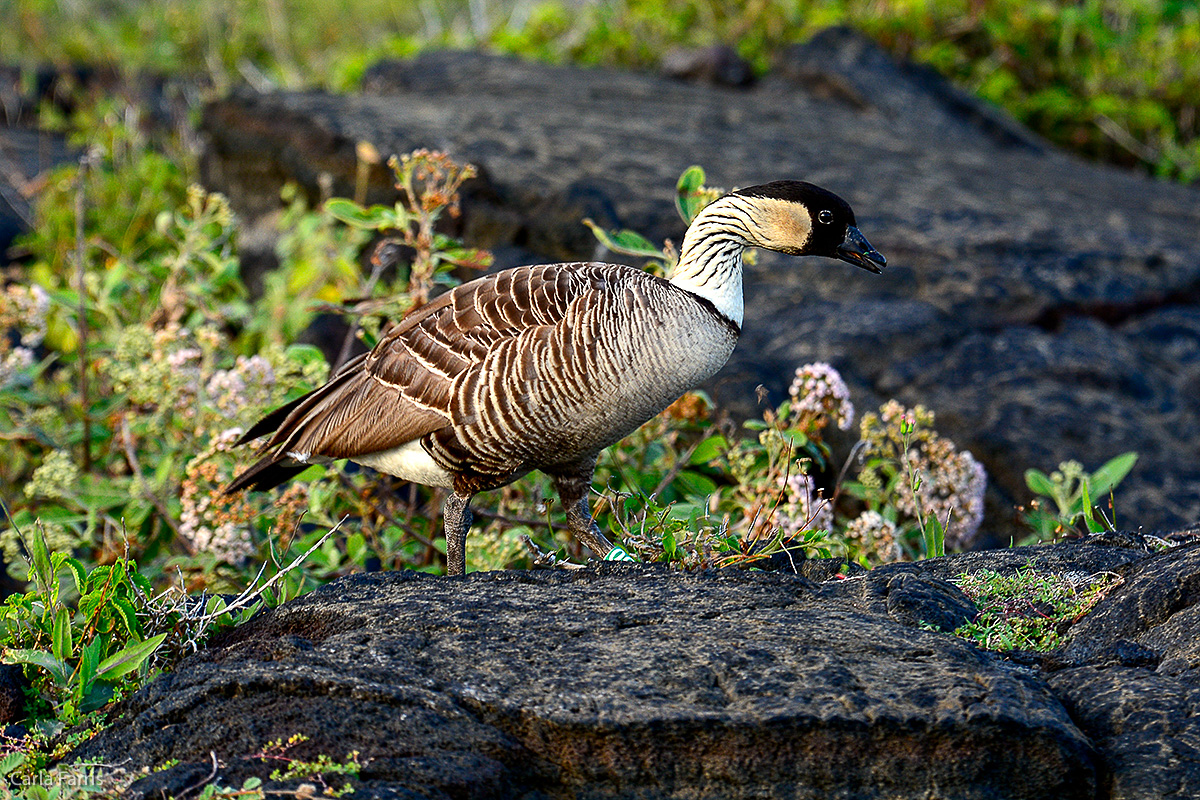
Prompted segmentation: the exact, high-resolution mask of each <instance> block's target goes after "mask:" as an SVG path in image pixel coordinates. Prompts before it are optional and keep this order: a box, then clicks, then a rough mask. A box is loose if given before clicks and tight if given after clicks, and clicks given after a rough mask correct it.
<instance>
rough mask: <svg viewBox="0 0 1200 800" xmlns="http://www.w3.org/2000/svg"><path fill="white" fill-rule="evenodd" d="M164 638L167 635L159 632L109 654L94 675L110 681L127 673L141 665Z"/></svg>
mask: <svg viewBox="0 0 1200 800" xmlns="http://www.w3.org/2000/svg"><path fill="white" fill-rule="evenodd" d="M166 638H167V635H166V634H165V633H160V634H158V635H157V636H151V637H150V638H149V639H146V640H145V641H141V642H135V643H134V644H131V645H129V646H128V647H125V648H123V649H122V650H121V651H120V652H118V653H115V654H113V655H111V656H109V657H108V658H106V659H104V661H103V662H101V664H100V667H99V668H98V669H97V670H96V677H97V678H103V679H104V680H110V681H111V680H115V679H116V678H120V677H121V676H123V675H128V674H129V673H130V672H133V671H134V670H136V669H138V668H139V667H141V666H142V664H144V663H145V662H146V660H147V659H148V658H150V656H152V655H153V654H154V651H155V650H157V649H158V647H159V645H161V644H162V643H163V640H164V639H166Z"/></svg>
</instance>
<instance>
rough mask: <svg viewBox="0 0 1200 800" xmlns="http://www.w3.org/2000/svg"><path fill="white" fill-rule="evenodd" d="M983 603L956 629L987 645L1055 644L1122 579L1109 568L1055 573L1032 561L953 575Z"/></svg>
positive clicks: (977, 602) (1051, 646) (1030, 646)
mask: <svg viewBox="0 0 1200 800" xmlns="http://www.w3.org/2000/svg"><path fill="white" fill-rule="evenodd" d="M952 582H953V583H955V584H956V585H957V586H958V587H959V588H960V589H962V591H963V593H964V594H966V595H967V596H968V597H969V598H971V600H972V601H973V602H974V603H975V605H976V607H977V608H978V609H979V614H978V616H977V617H976V618H975V619H974V620H972V621H971V622H969V623H967V624H966V625H964V626H962V627H961V628H959V629H957V630H956V631H955V632H954V633H955V634H956V635H957V636H961V637H963V638H964V639H970V640H972V641H974V642H976V643H978V644H979V645H980V646H981V647H984V648H986V649H988V650H1017V649H1019V650H1038V651H1046V650H1053V649H1055V648H1056V647H1059V646H1060V645H1062V644H1063V642H1064V637H1065V629H1066V628H1068V627H1069V626H1070V624H1071V623H1073V622H1075V621H1076V620H1078V619H1079V618H1080V617H1082V616H1083V615H1084V614H1086V613H1088V612H1089V611H1091V610H1092V608H1093V607H1094V606H1095V605H1096V603H1098V602H1100V600H1101V599H1103V598H1104V596H1105V595H1106V594H1108V592H1110V591H1112V589H1114V588H1115V587H1117V586H1119V585H1120V584H1121V578H1120V577H1119V576H1117V575H1115V574H1113V573H1110V572H1101V573H1097V574H1095V575H1082V574H1079V575H1074V574H1066V575H1056V574H1053V573H1048V572H1045V571H1043V570H1040V569H1038V567H1037V565H1036V564H1034V563H1030V564H1027V565H1026V566H1025V567H1023V568H1020V569H1017V570H1016V571H1015V572H1014V573H1013V574H1012V575H1003V574H1001V573H998V572H995V571H993V570H980V571H979V572H974V573H969V574H965V575H960V576H958V577H957V578H954V579H952Z"/></svg>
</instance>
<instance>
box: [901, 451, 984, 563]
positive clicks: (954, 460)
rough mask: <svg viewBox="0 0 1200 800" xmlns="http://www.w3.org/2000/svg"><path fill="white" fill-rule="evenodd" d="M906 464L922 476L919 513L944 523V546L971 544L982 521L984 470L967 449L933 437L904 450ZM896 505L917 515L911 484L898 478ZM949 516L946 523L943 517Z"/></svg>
mask: <svg viewBox="0 0 1200 800" xmlns="http://www.w3.org/2000/svg"><path fill="white" fill-rule="evenodd" d="M905 459H906V460H907V462H908V464H910V465H911V466H912V468H913V469H914V470H915V471H916V474H917V475H919V476H921V478H922V481H921V486H920V489H919V490H918V492H917V493H918V495H920V497H919V498H916V499H919V501H920V504H921V508H920V510H921V513H922V514H924V515H925V516H926V517H930V516H935V517H937V519H938V521H939V522H941V523H942V525H944V526H946V548H947V549H950V548H955V549H963V548H965V547H967V546H968V545H970V543H971V542H972V540H973V539H974V538H975V534H976V533H978V531H979V525H980V523H981V522H983V496H984V493H985V492H986V490H987V471H986V470H984V468H983V465H982V464H980V463H979V462H978V461H976V460H975V457H974V456H973V455H971V454H970V453H969V452H968V451H966V450H963V451H962V452H958V451H957V449H956V448H955V447H954V443H953V442H951V441H950V440H949V439H943V438H940V437H939V438H936V439H933V440H932V441H929V442H927V443H926V444H925V446H924V447H921V448H915V447H914V448H913V449H911V450H909V451H908V453H906V454H905ZM896 505H897V508H898V509H899V510H900V511H902V512H904V513H905V514H909V515H910V516H913V517H916V511H917V506H916V502H914V496H913V493H912V487H911V486H910V485H909V484H908V483H906V482H903V481H902V482H901V484H900V491H899V493H898V497H897V503H896ZM947 520H949V525H947V524H946V521H947Z"/></svg>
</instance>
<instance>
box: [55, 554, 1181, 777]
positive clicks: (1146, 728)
mask: <svg viewBox="0 0 1200 800" xmlns="http://www.w3.org/2000/svg"><path fill="white" fill-rule="evenodd" d="M1031 564H1032V565H1034V566H1036V567H1037V568H1038V569H1040V570H1043V571H1046V572H1051V573H1057V574H1076V575H1087V574H1091V573H1095V572H1098V571H1106V572H1116V573H1117V574H1119V575H1120V576H1122V578H1123V583H1122V584H1121V585H1120V586H1119V587H1117V588H1116V589H1114V590H1113V591H1112V592H1111V593H1110V595H1109V596H1108V597H1106V598H1105V599H1104V600H1102V601H1101V602H1100V604H1099V605H1097V606H1096V608H1095V609H1094V610H1093V612H1092V613H1091V615H1090V616H1087V617H1084V618H1083V619H1082V620H1081V621H1079V622H1078V623H1077V624H1075V625H1074V627H1073V628H1072V629H1071V630H1070V638H1069V644H1068V646H1067V647H1065V648H1063V649H1062V650H1060V651H1058V652H1056V653H1050V654H1035V653H1013V654H1012V657H1011V658H1007V659H1006V658H1003V657H1001V656H999V655H996V654H993V653H987V652H984V651H982V650H979V649H978V648H976V647H975V646H974V645H972V644H969V643H967V642H966V641H964V640H962V639H959V638H957V637H954V636H952V635H950V634H948V633H941V632H937V631H933V630H930V629H929V626H930V625H941V626H942V627H943V629H946V628H948V627H952V626H955V625H958V624H960V623H961V622H963V621H964V620H965V619H969V618H970V617H971V616H972V615H973V613H974V607H973V606H972V604H971V602H970V601H969V600H967V599H966V598H965V597H964V596H963V595H962V594H961V592H959V591H958V589H957V588H956V587H955V586H954V585H953V584H951V583H949V582H948V581H947V579H948V578H951V577H953V576H955V575H959V574H962V573H963V572H972V571H976V570H980V569H985V568H986V569H992V570H996V571H999V572H1009V571H1011V570H1014V569H1018V568H1023V567H1028V566H1029V565H1031ZM804 565H805V568H804V570H803V571H804V572H806V573H808V574H814V575H815V574H818V573H820V572H822V571H823V566H822V564H821V562H818V561H812V562H804ZM849 573H850V574H851V577H850V578H847V579H833V580H829V581H827V582H825V583H814V582H813V581H811V580H808V579H806V578H804V577H802V576H799V575H794V574H783V573H764V572H754V571H736V570H725V571H719V572H708V573H699V574H680V573H677V572H669V571H666V570H664V569H662V568H657V567H652V566H644V565H610V564H603V565H600V566H599V567H596V568H588V569H584V570H580V571H576V572H497V573H484V574H478V573H477V574H474V575H471V576H468V577H467V578H465V579H447V578H434V577H429V576H426V575H421V574H417V573H407V572H406V573H383V574H380V573H375V574H369V575H359V576H354V577H352V578H347V579H343V580H340V581H336V582H335V583H332V584H330V585H328V586H326V587H325V588H323V589H321V590H319V591H318V592H315V593H314V594H311V595H308V596H306V597H303V598H301V599H299V600H296V601H294V602H291V603H288V604H287V605H285V606H283V607H281V608H278V609H276V610H274V611H271V612H268V613H264V614H262V615H260V616H259V617H257V618H255V619H254V620H251V621H250V622H249V623H247V624H245V625H243V626H241V627H240V628H238V629H236V630H234V631H231V632H229V633H226V634H224V635H223V636H222V637H220V639H219V640H218V641H216V642H214V643H212V645H211V646H210V647H209V649H208V650H206V651H204V652H201V653H200V654H199V655H197V656H194V657H192V658H190V659H188V660H187V661H185V662H184V663H183V664H182V665H180V666H179V667H178V668H177V669H176V671H175V672H173V673H171V674H169V675H166V676H163V677H161V678H159V679H158V680H157V681H156V682H155V683H153V684H152V685H150V686H149V687H147V688H145V689H143V690H142V691H141V692H139V693H137V694H136V695H134V696H133V697H132V698H130V699H129V700H127V701H126V702H125V703H124V704H123V705H122V706H119V707H118V708H117V713H116V714H114V716H115V717H116V721H115V722H114V724H113V725H112V726H111V727H110V728H108V729H107V730H105V731H104V732H102V733H101V734H100V735H99V736H97V737H96V738H95V739H93V740H91V741H89V742H87V743H85V744H84V745H82V746H81V747H79V748H78V749H77V750H76V751H75V752H74V754H73V755H72V758H75V757H78V758H87V759H101V760H103V761H105V762H107V763H113V762H118V761H120V762H121V763H123V764H125V765H126V766H127V767H128V768H129V769H131V770H134V771H136V770H137V769H140V768H142V767H151V768H153V767H155V766H156V765H160V764H162V763H164V762H166V761H168V760H171V759H177V760H178V761H179V763H178V764H177V765H175V766H173V767H171V768H170V769H167V770H165V771H161V772H155V773H153V774H152V775H151V776H150V777H148V778H145V779H143V780H142V781H141V782H139V783H137V784H135V785H134V787H133V790H132V791H131V792H130V794H129V795H128V796H132V797H157V796H159V795H160V792H165V793H167V794H172V793H176V794H177V793H179V792H181V791H183V790H185V789H188V788H189V787H191V788H192V789H197V788H198V786H199V784H201V783H203V782H204V779H207V780H213V776H212V775H211V771H210V765H211V762H212V759H213V758H216V759H217V762H218V764H219V765H220V769H219V774H218V775H217V776H216V780H218V781H220V782H221V783H223V784H224V785H240V783H241V781H242V780H244V779H245V778H246V777H250V776H255V775H257V776H260V777H263V778H267V777H268V776H269V774H270V772H271V771H272V770H273V769H275V768H277V767H278V763H277V762H267V761H264V760H263V759H262V758H261V757H260V756H261V754H262V752H263V748H264V747H265V746H266V745H267V743H268V742H271V741H273V740H277V739H281V738H282V739H286V738H288V737H291V736H292V735H294V734H297V733H299V734H304V735H306V736H308V737H310V738H309V740H308V741H306V742H303V743H301V744H299V745H297V746H295V748H293V749H292V750H291V751H289V755H290V756H291V757H294V758H299V759H313V758H315V757H316V756H317V755H320V754H324V755H328V756H330V757H332V758H334V759H335V760H340V759H341V758H343V757H344V756H345V754H347V753H348V752H350V751H352V750H357V751H359V754H360V755H359V759H360V761H361V763H362V764H363V770H362V773H361V775H360V776H359V778H358V779H357V780H355V781H354V785H355V787H356V793H355V797H367V798H384V797H405V798H449V797H471V798H476V797H484V798H487V797H495V798H508V797H523V798H559V797H562V798H566V797H592V798H600V797H639V798H668V797H689V798H701V797H713V798H739V797H790V798H873V797H879V798H897V799H899V798H956V799H957V798H994V799H995V800H1015V799H1016V798H1075V797H1077V798H1089V799H1092V798H1094V799H1095V800H1134V799H1137V800H1142V799H1143V798H1144V799H1145V800H1150V798H1162V797H1196V796H1200V756H1198V755H1197V754H1198V753H1200V680H1198V677H1200V669H1198V665H1200V656H1198V655H1197V642H1198V641H1200V615H1197V613H1196V609H1198V608H1200V579H1198V578H1197V576H1198V575H1200V544H1193V545H1189V546H1181V547H1177V548H1175V549H1173V550H1170V551H1167V552H1163V553H1157V554H1156V553H1152V552H1151V550H1150V548H1149V547H1148V545H1147V541H1146V540H1144V539H1142V537H1140V536H1138V535H1136V534H1132V535H1117V536H1113V535H1103V536H1096V537H1089V538H1088V539H1086V540H1083V541H1079V542H1069V543H1063V544H1059V545H1045V546H1038V547H1031V548H1018V549H1016V550H1013V551H1003V550H1002V551H991V552H978V553H968V554H963V555H956V556H948V557H945V558H939V559H933V560H930V561H924V562H918V563H914V564H892V565H887V566H884V567H879V568H876V569H874V570H872V571H870V572H869V573H865V574H864V573H861V572H855V571H853V570H850V571H849ZM126 759H128V761H126ZM295 783H296V782H295V781H293V782H292V788H294V785H295ZM269 785H271V786H274V787H275V788H283V787H281V786H280V785H279V784H277V783H276V784H271V783H269Z"/></svg>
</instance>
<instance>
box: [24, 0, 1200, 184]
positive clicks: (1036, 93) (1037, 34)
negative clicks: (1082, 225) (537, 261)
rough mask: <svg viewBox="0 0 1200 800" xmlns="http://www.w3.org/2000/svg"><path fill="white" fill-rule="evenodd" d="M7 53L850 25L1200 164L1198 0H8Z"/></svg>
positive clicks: (247, 53) (195, 55)
mask: <svg viewBox="0 0 1200 800" xmlns="http://www.w3.org/2000/svg"><path fill="white" fill-rule="evenodd" d="M6 11H7V15H6V16H7V18H6V19H5V20H4V22H5V24H4V25H0V52H3V53H5V55H6V58H7V59H10V60H12V61H15V62H17V63H18V64H20V65H22V66H25V67H29V68H32V67H37V66H41V65H43V64H46V63H50V64H55V65H58V66H60V67H63V66H70V65H72V64H77V63H83V64H92V65H97V64H109V65H119V66H120V67H121V68H124V69H131V70H147V71H151V72H158V73H176V74H178V73H187V74H192V75H203V76H206V77H207V78H208V79H209V80H210V81H211V82H212V84H213V85H214V86H215V87H216V88H217V89H218V90H223V89H225V88H227V87H228V86H231V85H233V84H235V83H238V82H246V81H249V82H252V83H256V84H258V85H263V84H269V83H274V84H277V85H282V86H291V87H296V86H303V85H321V86H326V87H330V88H333V89H338V90H346V89H352V88H353V87H354V86H355V85H356V82H357V80H358V79H359V77H360V76H361V74H362V72H363V71H364V70H365V69H366V68H367V67H369V66H370V65H371V64H372V63H374V62H375V61H376V60H378V59H379V58H381V57H386V56H408V55H412V54H413V53H415V52H418V51H420V50H422V49H426V48H430V47H483V48H489V49H492V50H496V51H500V52H506V53H516V54H520V55H523V56H526V57H533V58H540V59H546V60H550V61H569V62H574V63H584V64H609V65H621V66H632V67H639V68H645V67H652V66H654V65H656V64H657V63H658V61H659V59H660V58H661V57H662V55H663V53H665V52H667V51H669V50H670V49H671V48H673V47H695V46H706V45H711V44H727V45H731V46H734V47H736V48H737V50H738V52H739V53H740V54H741V55H742V56H743V57H745V58H746V59H748V60H749V61H750V63H751V64H752V65H753V66H754V67H755V69H756V70H758V71H759V72H762V71H765V70H767V69H768V68H769V67H770V65H771V63H772V62H773V60H774V59H775V58H776V57H777V56H778V54H779V53H780V52H781V51H782V50H783V48H785V47H787V46H788V45H790V44H793V43H795V42H802V41H804V40H806V39H808V38H809V37H810V36H812V34H813V33H815V32H816V31H818V30H820V29H821V28H824V27H828V26H830V25H850V26H853V27H855V28H858V29H859V30H862V31H864V32H865V33H867V34H868V35H869V36H871V37H873V38H874V39H876V40H877V41H879V42H880V43H881V44H882V45H883V46H884V47H886V48H887V49H888V50H890V51H891V52H893V53H895V54H896V55H898V56H904V57H910V58H913V59H916V60H917V61H920V62H923V63H926V64H929V65H931V66H932V67H934V68H935V69H937V70H938V71H940V72H941V73H942V74H944V75H946V76H947V77H949V78H950V79H951V80H953V81H954V82H955V83H957V84H958V85H960V86H962V87H964V88H966V89H968V90H970V91H972V92H975V93H977V94H979V95H980V96H982V97H983V98H985V99H987V100H989V101H991V102H993V103H996V104H997V105H999V106H1001V107H1003V108H1005V109H1007V110H1008V111H1009V112H1010V113H1012V114H1013V115H1014V116H1015V117H1016V118H1017V119H1019V120H1020V121H1021V122H1023V123H1025V124H1026V125H1028V126H1030V127H1031V128H1033V129H1034V130H1035V131H1037V132H1038V133H1040V134H1042V135H1043V136H1045V137H1047V138H1049V139H1050V140H1052V141H1054V142H1056V143H1058V144H1060V145H1062V146H1064V147H1067V148H1069V149H1072V150H1075V151H1077V152H1079V153H1082V154H1084V155H1087V156H1088V157H1091V158H1095V159H1100V160H1105V161H1112V162H1117V163H1121V164H1126V165H1141V166H1142V167H1143V168H1145V169H1147V170H1148V171H1150V172H1152V173H1153V174H1156V175H1160V176H1165V177H1171V178H1174V179H1178V180H1184V181H1191V180H1195V179H1196V178H1197V177H1198V176H1200V114H1198V113H1197V111H1198V108H1197V107H1198V105H1200V101H1198V99H1197V98H1200V7H1197V5H1196V4H1195V3H1192V2H1188V1H1187V0H1168V1H1167V2H1158V1H1157V0H1071V1H1068V0H1038V1H1037V2H1025V0H999V1H998V2H990V3H980V2H972V1H971V0H926V1H925V2H903V3H884V2H877V0H832V1H831V2H816V1H815V0H762V1H761V2H754V3H749V4H747V3H743V2H735V0H616V1H615V2H595V1H594V0H593V1H590V2H589V1H587V0H585V1H584V2H574V1H573V0H525V1H524V2H516V3H474V2H468V0H430V2H422V3H401V4H395V3H390V2H385V1H384V0H357V1H354V0H343V2H338V3H314V2H312V0H270V1H269V2H266V3H260V2H250V0H223V2H211V3H189V2H183V0H163V2H158V3H153V4H150V5H147V4H144V3H136V2H130V1H129V0H116V1H115V2H106V3H99V2H91V3H83V4H82V5H80V4H70V5H68V4H64V3H60V2H55V0H14V2H12V3H9V4H8V5H7V6H6Z"/></svg>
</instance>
